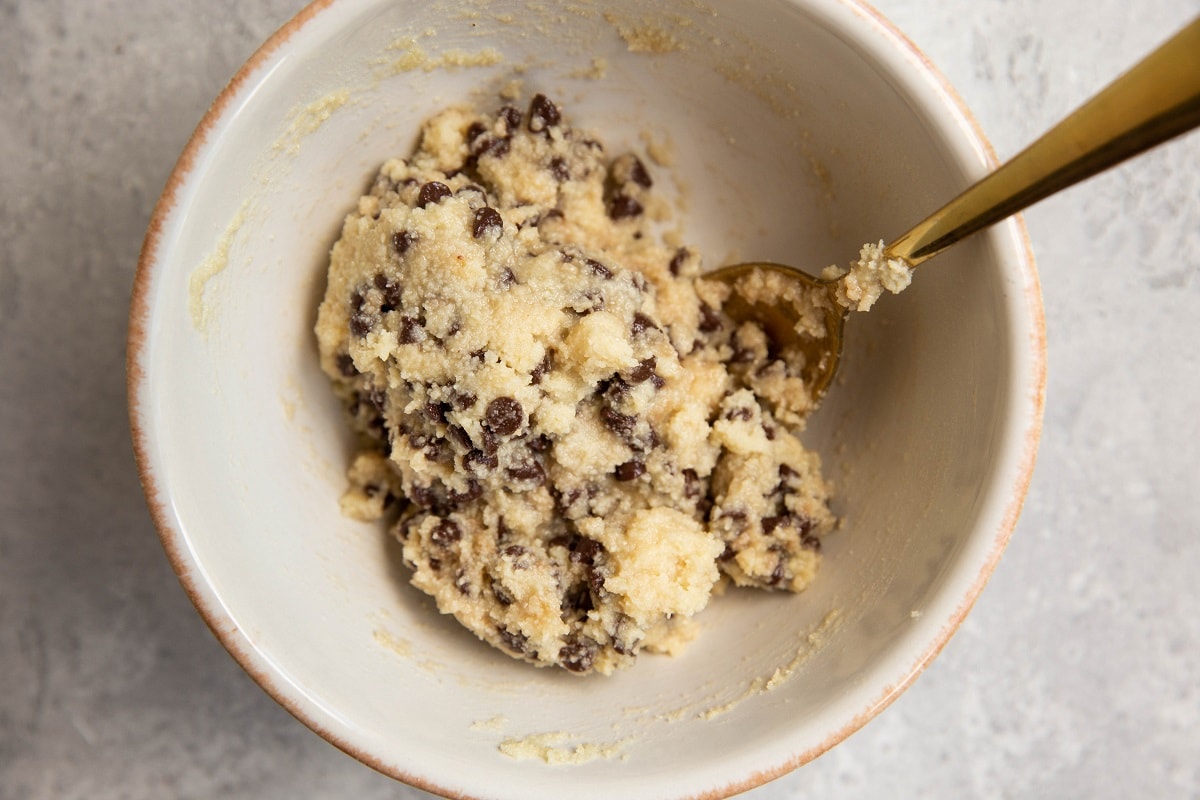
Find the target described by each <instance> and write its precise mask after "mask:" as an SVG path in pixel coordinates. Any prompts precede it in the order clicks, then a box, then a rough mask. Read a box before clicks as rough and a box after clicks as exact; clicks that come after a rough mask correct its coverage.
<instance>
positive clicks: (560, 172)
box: [550, 156, 571, 183]
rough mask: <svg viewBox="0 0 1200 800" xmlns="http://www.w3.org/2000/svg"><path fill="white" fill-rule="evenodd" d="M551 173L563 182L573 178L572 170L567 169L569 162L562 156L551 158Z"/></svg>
mask: <svg viewBox="0 0 1200 800" xmlns="http://www.w3.org/2000/svg"><path fill="white" fill-rule="evenodd" d="M550 174H551V175H553V176H554V179H555V180H556V181H558V182H559V183H563V182H565V181H568V180H570V179H571V172H570V170H568V169H567V162H566V161H564V160H563V159H562V158H560V157H558V156H555V157H554V158H552V159H550Z"/></svg>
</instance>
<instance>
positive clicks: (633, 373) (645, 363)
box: [624, 356, 658, 386]
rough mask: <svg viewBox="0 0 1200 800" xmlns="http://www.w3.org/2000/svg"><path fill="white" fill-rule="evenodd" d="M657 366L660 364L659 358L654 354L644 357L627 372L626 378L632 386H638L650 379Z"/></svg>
mask: <svg viewBox="0 0 1200 800" xmlns="http://www.w3.org/2000/svg"><path fill="white" fill-rule="evenodd" d="M656 366H658V360H657V359H655V358H654V356H650V358H647V359H643V360H642V361H639V362H638V365H637V366H636V367H634V368H633V369H631V370H629V372H628V373H626V374H625V376H624V377H625V380H626V382H628V383H629V384H630V385H631V386H637V385H638V384H639V383H645V382H646V381H648V380H650V376H652V375H653V374H654V368H655V367H656Z"/></svg>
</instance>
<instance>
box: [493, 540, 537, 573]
mask: <svg viewBox="0 0 1200 800" xmlns="http://www.w3.org/2000/svg"><path fill="white" fill-rule="evenodd" d="M500 553H501V554H502V555H504V556H507V557H508V558H510V559H512V562H513V569H529V568H530V567H531V566H532V562H531V561H530V560H529V548H527V547H524V546H522V545H519V544H510V545H508V546H506V547H504V548H502V549H501V550H500Z"/></svg>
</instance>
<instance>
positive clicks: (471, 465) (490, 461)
mask: <svg viewBox="0 0 1200 800" xmlns="http://www.w3.org/2000/svg"><path fill="white" fill-rule="evenodd" d="M462 463H463V469H465V470H474V469H475V468H476V467H478V468H479V469H481V470H485V471H486V470H493V469H495V468H496V466H497V465H498V464H499V460H498V459H497V458H496V456H494V455H490V454H488V453H485V452H483V451H482V450H472V451H470V452H469V453H467V454H466V455H465V456H463V459H462Z"/></svg>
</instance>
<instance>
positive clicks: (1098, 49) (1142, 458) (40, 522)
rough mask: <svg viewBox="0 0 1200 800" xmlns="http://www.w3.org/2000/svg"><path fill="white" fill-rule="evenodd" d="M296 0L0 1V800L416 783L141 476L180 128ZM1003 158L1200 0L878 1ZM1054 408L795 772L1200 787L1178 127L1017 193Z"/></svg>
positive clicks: (1185, 226)
mask: <svg viewBox="0 0 1200 800" xmlns="http://www.w3.org/2000/svg"><path fill="white" fill-rule="evenodd" d="M302 5H303V3H302V2H301V1H300V0H254V1H253V2H250V1H249V0H220V1H219V2H218V1H217V0H186V1H184V0H179V1H178V2H172V3H154V2H138V3H133V2H114V1H113V0H40V1H39V2H33V1H32V0H0V97H3V101H4V113H3V115H0V242H2V243H3V246H2V248H0V798H3V799H4V800H8V798H13V799H14V800H16V799H17V798H20V799H21V800H25V799H26V798H28V799H29V800H50V799H51V798H54V799H55V800H58V799H59V798H88V800H108V799H109V798H114V799H115V798H122V800H141V799H142V798H155V799H157V798H234V797H248V798H296V797H353V798H357V799H358V800H367V798H405V799H414V798H425V797H429V796H428V795H425V794H424V793H422V792H419V791H417V790H414V789H410V788H408V787H405V786H402V785H400V784H397V783H394V782H392V781H391V780H389V779H387V778H384V777H382V776H381V775H378V774H376V773H375V772H373V771H371V770H370V769H368V768H366V767H364V766H362V765H360V764H358V763H357V762H355V761H354V760H352V759H350V758H349V757H347V756H345V755H343V754H342V753H341V752H339V751H338V750H336V749H334V748H333V747H331V746H330V745H328V744H326V743H325V742H324V741H323V740H321V739H320V738H319V737H317V736H316V735H315V734H313V733H310V732H309V731H308V729H306V728H305V727H304V726H302V725H301V724H299V723H298V722H296V721H295V720H294V719H293V718H292V717H291V716H289V715H288V714H287V712H285V711H284V710H283V709H282V708H280V707H279V706H277V705H276V704H275V703H274V701H272V700H271V699H270V698H269V697H268V696H267V695H266V694H265V693H263V692H262V691H261V690H260V689H258V688H257V686H255V684H254V683H253V682H252V681H251V680H250V678H248V677H247V676H246V675H245V674H244V673H243V672H242V671H241V669H240V668H239V667H238V666H237V664H236V663H235V662H234V661H233V660H232V659H231V658H230V657H229V656H228V655H226V653H225V651H224V650H223V649H222V648H221V646H220V645H219V644H218V643H217V641H216V640H215V639H214V638H213V637H212V636H211V635H210V634H209V633H208V631H207V630H206V628H205V626H204V623H203V622H202V621H201V619H200V617H199V616H198V615H197V614H196V613H195V611H194V610H193V609H192V607H191V605H190V604H189V602H188V600H187V598H186V596H185V595H184V593H183V592H182V591H181V590H180V588H179V585H178V583H177V581H176V579H175V576H174V574H173V573H172V572H171V570H170V568H169V566H168V564H167V561H166V559H165V558H164V557H163V553H162V549H161V547H160V546H159V543H158V539H157V537H156V535H155V532H154V529H153V526H152V525H151V523H150V519H149V516H148V515H147V513H146V510H145V507H144V505H143V502H142V496H141V492H140V490H139V488H138V481H137V473H136V470H135V468H134V464H133V455H132V450H131V447H130V444H129V437H128V425H127V416H126V410H125V378H124V364H123V359H124V339H125V320H126V309H127V302H128V297H129V291H130V286H131V283H132V279H133V273H134V267H135V264H136V261H137V255H138V250H139V248H140V246H141V240H142V234H143V231H144V229H145V226H146V223H147V220H148V219H149V215H150V211H151V208H152V206H153V204H154V201H155V199H156V197H157V195H158V193H159V191H160V190H161V188H162V185H163V183H164V181H165V180H166V177H167V174H168V172H169V171H170V169H171V167H172V166H173V164H174V161H175V158H176V156H177V155H178V153H179V151H180V150H181V149H182V147H183V145H184V142H185V141H186V140H187V137H188V135H189V134H190V132H191V130H192V128H193V126H194V125H195V124H196V122H197V121H198V120H199V118H200V117H201V115H202V114H203V113H204V110H205V109H206V108H207V106H208V103H209V102H210V101H211V100H212V99H213V98H214V97H215V96H216V94H217V93H218V92H219V91H220V89H221V87H222V86H223V85H224V83H225V81H226V80H228V78H229V77H230V76H232V74H233V73H234V72H235V70H236V69H237V67H238V66H239V65H240V63H241V62H242V61H243V60H244V59H245V58H246V57H247V56H248V55H249V54H250V53H251V52H252V51H253V50H254V49H255V48H256V47H257V45H258V44H259V43H260V42H261V41H262V40H263V39H265V38H266V37H267V36H268V35H269V34H270V33H271V32H272V31H273V30H274V29H275V28H277V27H278V26H279V25H281V24H282V23H283V22H284V21H285V20H287V19H288V18H289V17H290V16H291V15H292V14H294V13H295V12H296V11H297V10H299V8H300V7H301V6H302ZM877 5H878V7H879V8H880V9H881V10H882V11H883V12H884V13H885V14H886V15H888V16H889V17H890V18H891V19H892V20H893V21H894V22H896V23H897V24H898V25H899V26H900V27H901V28H902V29H903V30H904V31H905V32H907V33H908V34H909V35H910V36H911V38H912V39H913V40H914V41H915V42H916V43H917V44H918V45H919V46H920V47H922V48H923V49H924V50H925V52H926V53H927V54H928V55H929V56H930V58H931V59H932V60H933V61H934V62H935V63H936V64H937V65H938V66H939V67H940V68H941V69H942V70H943V71H944V73H945V74H946V75H947V77H948V78H949V80H950V81H951V83H953V84H954V86H955V87H956V88H957V89H958V90H959V92H960V93H961V94H962V95H963V97H964V98H965V100H966V102H967V104H968V105H969V106H970V107H971V108H972V109H973V110H974V111H975V113H976V115H977V116H978V118H979V120H980V122H981V124H982V126H983V128H984V130H985V131H986V132H987V133H988V135H989V136H990V138H991V140H992V142H993V143H994V145H995V147H996V149H997V151H998V152H999V153H1000V155H1001V156H1002V157H1003V156H1008V155H1012V154H1013V153H1015V152H1016V151H1017V150H1018V149H1020V147H1022V146H1023V145H1024V144H1025V143H1027V142H1028V141H1029V140H1031V139H1032V138H1033V137H1034V136H1035V135H1036V134H1037V133H1039V132H1040V131H1042V130H1043V129H1044V128H1046V127H1047V126H1049V125H1050V124H1052V123H1053V122H1055V121H1057V119H1059V118H1060V117H1061V116H1062V115H1063V114H1064V113H1065V112H1066V111H1068V110H1069V109H1071V108H1072V107H1073V106H1075V105H1076V104H1078V103H1080V102H1081V101H1083V100H1084V99H1085V98H1086V97H1087V96H1089V95H1090V94H1091V93H1093V92H1094V91H1095V90H1097V89H1098V88H1099V87H1100V86H1102V85H1103V84H1105V83H1107V82H1108V81H1109V80H1110V79H1112V78H1113V77H1115V75H1116V74H1117V73H1118V72H1120V71H1121V70H1122V69H1123V68H1124V67H1125V66H1128V65H1129V64H1131V63H1132V62H1133V61H1135V60H1136V59H1137V58H1138V57H1140V56H1141V55H1142V54H1144V53H1145V52H1146V51H1148V50H1149V49H1150V48H1152V47H1153V46H1154V45H1155V44H1156V43H1157V42H1158V41H1160V40H1162V39H1163V38H1165V37H1166V36H1167V35H1169V34H1170V33H1171V32H1173V31H1174V30H1175V29H1176V28H1178V27H1180V26H1182V25H1183V24H1184V23H1185V22H1187V21H1188V20H1189V19H1191V18H1193V17H1195V16H1196V15H1197V14H1200V0H1143V1H1142V2H1136V3H1135V2H1130V0H936V2H935V0H878V2H877ZM1026 220H1027V222H1028V226H1029V231H1030V235H1031V237H1032V239H1033V245H1034V250H1035V253H1036V255H1037V258H1038V262H1039V268H1040V271H1041V276H1042V285H1043V290H1044V294H1045V302H1046V317H1047V327H1048V331H1049V347H1050V354H1049V355H1050V358H1049V367H1050V373H1049V386H1048V394H1047V408H1046V426H1045V435H1044V439H1043V443H1042V448H1041V455H1040V459H1039V462H1038V467H1037V472H1036V474H1035V477H1034V481H1033V486H1032V489H1031V492H1030V495H1029V499H1028V503H1027V505H1026V509H1025V513H1024V516H1023V517H1022V519H1021V521H1020V523H1019V525H1018V526H1017V530H1016V533H1015V535H1014V536H1013V539H1012V544H1011V545H1010V547H1009V549H1008V551H1007V554H1006V555H1005V557H1004V560H1003V561H1002V563H1001V564H1000V567H999V569H998V570H997V571H996V573H995V576H994V577H993V579H992V581H991V583H990V584H989V586H988V587H987V589H986V591H985V592H984V593H983V596H982V598H981V599H980V600H979V603H978V605H977V606H976V608H975V611H974V612H973V613H972V615H971V617H970V618H969V619H968V620H967V622H966V624H965V625H964V626H963V627H962V629H961V630H960V632H959V633H958V635H957V636H956V637H955V638H954V639H953V640H952V641H951V643H950V644H949V646H948V647H947V648H946V650H945V651H944V652H943V654H942V655H941V657H940V658H939V659H938V660H937V661H936V662H935V664H934V665H933V667H932V668H931V669H929V670H928V671H927V672H926V673H925V674H924V675H923V676H922V677H921V678H920V679H919V680H918V681H917V683H916V684H915V685H914V686H913V688H911V689H910V690H909V691H908V692H907V693H906V694H904V695H903V696H902V697H901V698H900V699H899V700H898V701H897V702H896V703H895V704H894V705H893V706H892V707H891V708H890V709H888V710H887V711H886V712H885V713H884V714H883V715H882V716H880V717H879V718H878V719H876V720H875V721H873V722H872V723H870V724H869V725H868V726H867V727H866V728H865V729H863V730H862V731H861V732H859V733H857V734H856V735H854V736H852V737H851V738H850V739H849V740H848V741H846V742H845V743H843V744H842V745H840V746H838V747H837V748H835V749H834V750H833V751H831V752H830V753H828V754H827V755H825V756H823V757H822V758H820V759H819V760H817V761H816V762H814V763H813V764H810V765H809V766H806V767H804V768H802V769H800V770H798V771H796V772H794V773H792V774H791V775H788V776H786V777H784V778H782V779H780V780H778V781H776V782H774V783H772V784H769V785H767V786H764V787H762V788H760V789H757V790H755V791H752V792H749V793H747V794H746V795H745V797H752V798H755V799H756V800H784V798H800V797H806V798H807V797H835V798H879V797H947V798H961V797H1014V798H1018V797H1020V798H1024V797H1079V798H1085V797H1086V798H1130V797H1136V798H1150V797H1154V798H1160V797H1164V798H1165V797H1179V798H1194V797H1198V796H1200V758H1198V757H1197V754H1198V753H1200V579H1198V578H1197V576H1198V575H1200V502H1198V498H1200V411H1198V409H1200V354H1198V353H1200V134H1193V135H1192V136H1190V137H1188V138H1186V139H1183V140H1180V141H1177V142H1175V143H1173V144H1171V145H1168V146H1167V147H1165V148H1163V149H1160V150H1159V151H1156V152H1154V153H1152V154H1150V155H1149V156H1146V157H1144V158H1142V159H1141V160H1139V161H1137V162H1135V163H1133V164H1130V165H1127V166H1125V167H1123V168H1121V169H1119V170H1117V171H1115V172H1113V173H1110V174H1108V175H1105V176H1102V177H1100V178H1098V179H1095V180H1093V181H1092V182H1090V183H1089V184H1087V185H1085V186H1083V187H1079V188H1077V189H1075V190H1073V191H1071V192H1070V193H1068V194H1065V195H1062V196H1059V197H1055V198H1052V199H1050V200H1048V201H1046V202H1044V203H1043V204H1041V205H1040V206H1038V207H1036V208H1035V209H1033V210H1032V211H1030V212H1029V213H1028V214H1027V215H1026Z"/></svg>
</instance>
